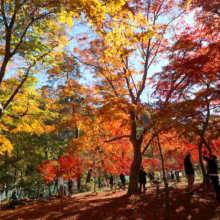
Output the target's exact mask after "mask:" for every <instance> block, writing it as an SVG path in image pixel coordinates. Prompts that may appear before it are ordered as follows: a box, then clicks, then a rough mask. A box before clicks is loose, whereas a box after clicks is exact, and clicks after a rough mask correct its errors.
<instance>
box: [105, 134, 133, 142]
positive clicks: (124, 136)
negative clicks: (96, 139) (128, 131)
mask: <svg viewBox="0 0 220 220" xmlns="http://www.w3.org/2000/svg"><path fill="white" fill-rule="evenodd" d="M127 137H131V135H123V136H120V137H116V138H113V139H111V140H108V141H104V142H112V141H115V140H120V139H122V138H127Z"/></svg>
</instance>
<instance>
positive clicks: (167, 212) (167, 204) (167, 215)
mask: <svg viewBox="0 0 220 220" xmlns="http://www.w3.org/2000/svg"><path fill="white" fill-rule="evenodd" d="M155 130H156V128H155ZM157 142H158V147H159V150H160V156H161V161H162V169H163V176H164V185H165V196H166V197H165V220H170V202H169V191H168V183H167V181H166V177H165V166H164V159H163V153H162V148H161V145H160V138H159V135H157Z"/></svg>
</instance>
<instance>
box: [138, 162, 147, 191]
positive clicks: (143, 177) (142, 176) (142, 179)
mask: <svg viewBox="0 0 220 220" xmlns="http://www.w3.org/2000/svg"><path fill="white" fill-rule="evenodd" d="M146 176H147V173H146V171H144V166H141V169H140V171H139V183H140V192H141V189H142V186H143V189H144V192H145V191H146V187H145V184H146V183H147V180H146Z"/></svg>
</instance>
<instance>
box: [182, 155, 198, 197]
mask: <svg viewBox="0 0 220 220" xmlns="http://www.w3.org/2000/svg"><path fill="white" fill-rule="evenodd" d="M190 158H191V152H187V153H186V157H185V159H184V167H185V173H186V177H187V180H188V190H189V194H191V195H195V194H196V193H194V192H193V183H194V179H195V178H194V175H195V171H194V168H193V165H192V163H191V160H190Z"/></svg>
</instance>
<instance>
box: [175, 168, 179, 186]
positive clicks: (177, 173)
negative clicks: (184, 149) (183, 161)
mask: <svg viewBox="0 0 220 220" xmlns="http://www.w3.org/2000/svg"><path fill="white" fill-rule="evenodd" d="M175 175H176V181H177V183H179V182H180V174H179V171H178V170H176V172H175Z"/></svg>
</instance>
